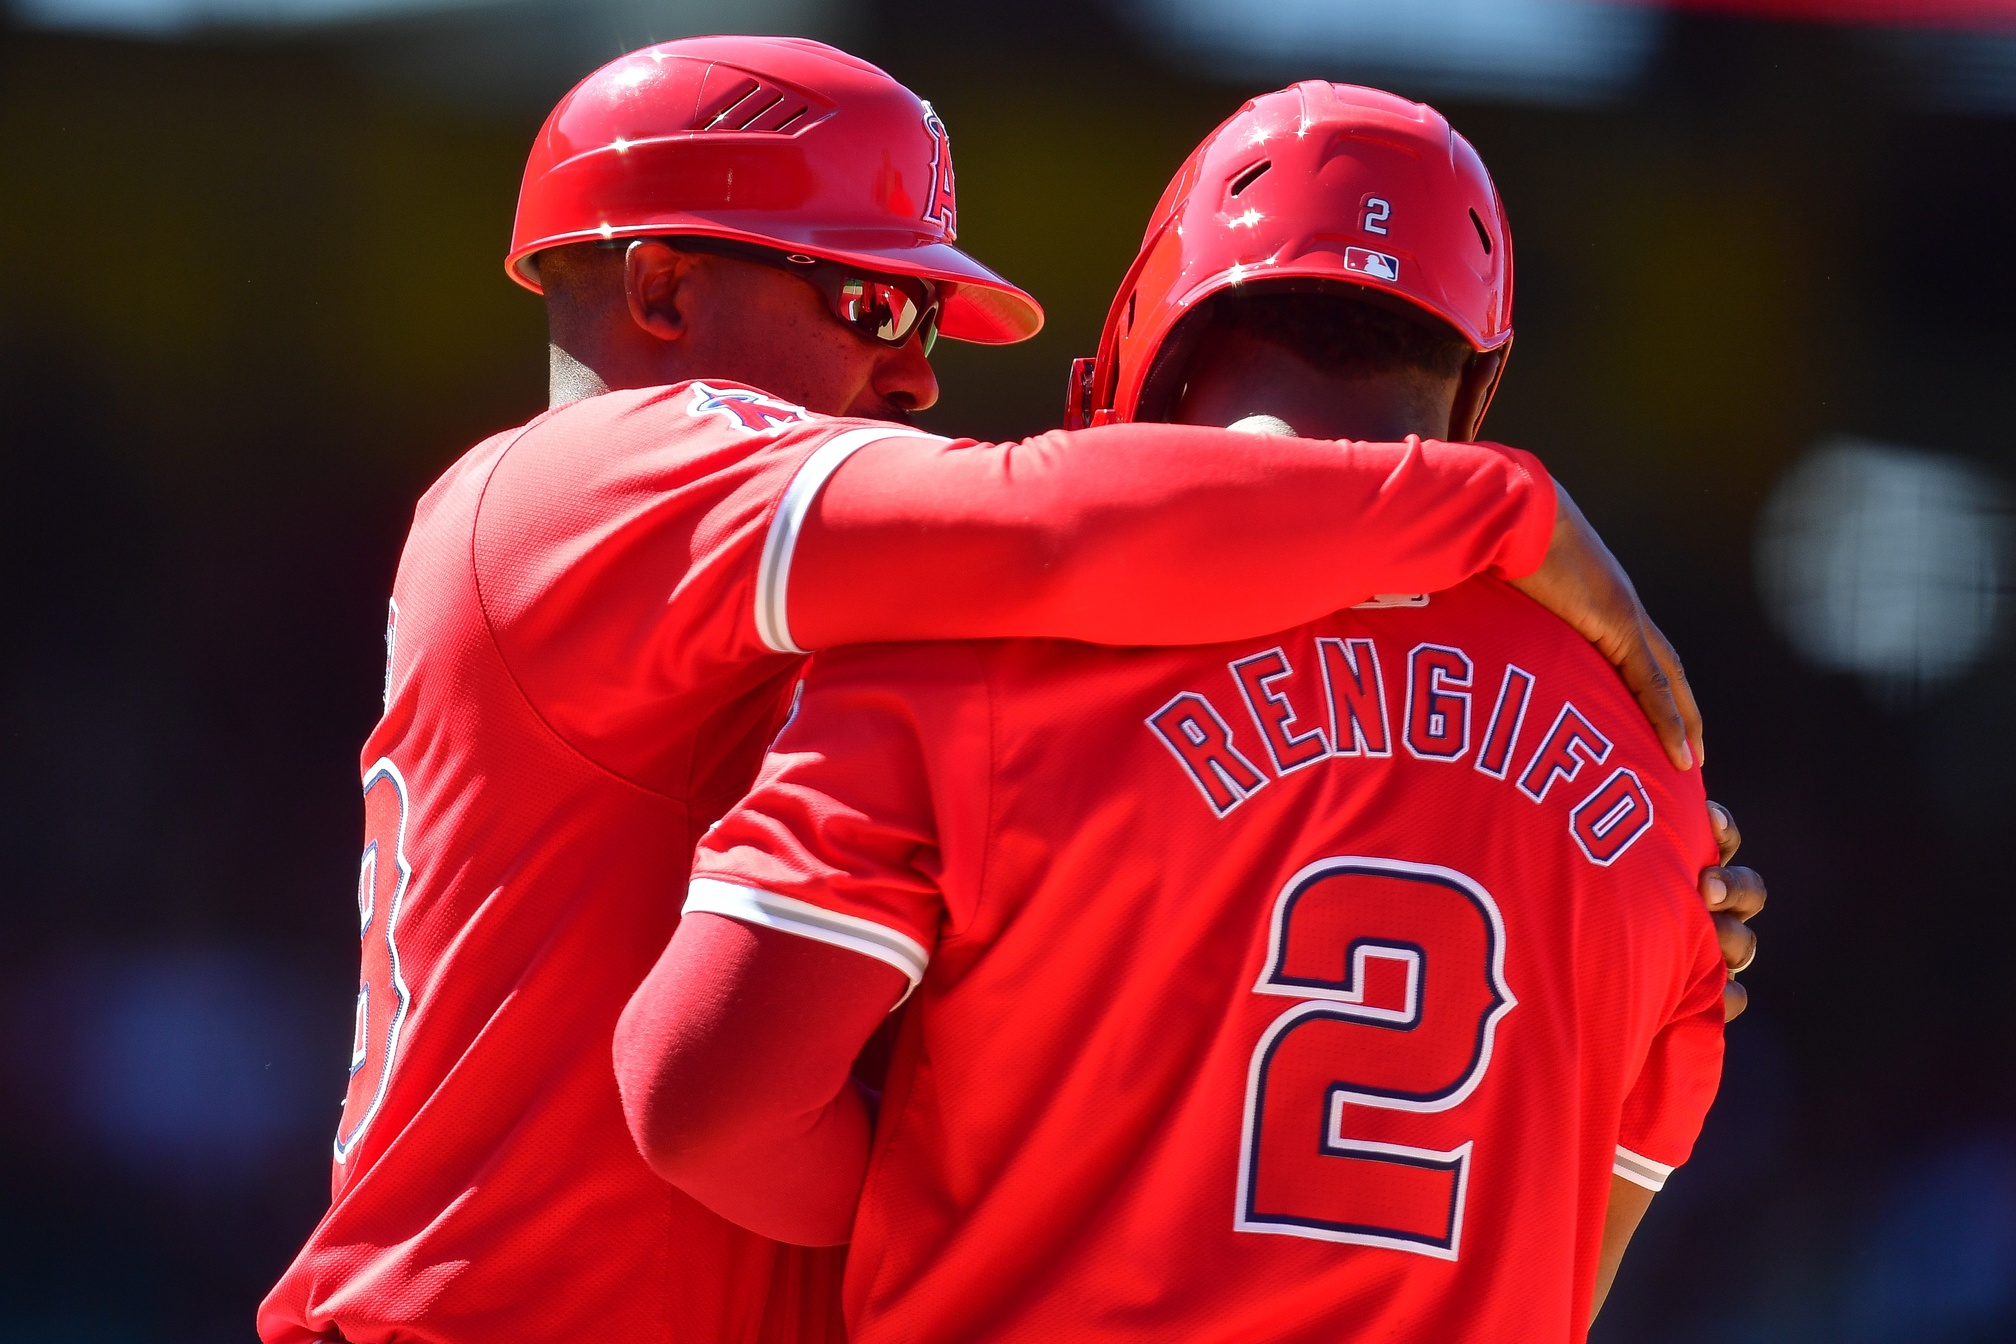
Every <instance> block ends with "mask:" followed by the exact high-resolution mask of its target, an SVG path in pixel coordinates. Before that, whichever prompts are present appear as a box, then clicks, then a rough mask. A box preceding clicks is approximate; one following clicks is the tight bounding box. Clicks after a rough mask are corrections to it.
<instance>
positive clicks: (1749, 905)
mask: <svg viewBox="0 0 2016 1344" xmlns="http://www.w3.org/2000/svg"><path fill="white" fill-rule="evenodd" d="M1764 896H1765V893H1764V877H1763V875H1762V874H1761V873H1759V872H1758V871H1757V870H1756V869H1755V868H1725V867H1723V866H1722V865H1720V864H1717V865H1716V866H1715V867H1713V868H1703V869H1702V870H1701V899H1702V901H1703V902H1705V903H1706V904H1707V906H1708V909H1709V910H1710V911H1711V912H1713V913H1715V914H1716V915H1729V916H1732V917H1733V918H1735V919H1736V920H1737V921H1738V922H1742V923H1747V922H1748V921H1749V920H1750V919H1751V918H1752V917H1753V916H1755V915H1756V913H1757V912H1758V911H1759V910H1762V909H1763V908H1764Z"/></svg>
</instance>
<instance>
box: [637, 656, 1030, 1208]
mask: <svg viewBox="0 0 2016 1344" xmlns="http://www.w3.org/2000/svg"><path fill="white" fill-rule="evenodd" d="M977 666H978V665H977V656H976V654H975V653H974V651H973V650H972V649H971V648H970V647H968V646H965V645H958V644H933V645H922V646H900V645H899V646H886V645H885V646H872V645H871V646H862V647H859V648H848V649H840V650H836V651H834V652H832V653H830V654H824V655H821V657H820V658H819V660H818V661H817V662H816V663H815V664H814V665H813V667H812V669H811V670H810V672H809V673H808V674H807V676H806V678H805V683H804V689H803V692H802V694H801V696H800V699H799V703H798V711H797V714H796V716H795V717H794V718H793V719H792V721H791V723H790V724H789V725H788V726H787V727H786V728H785V730H784V731H783V733H782V734H780V735H779V737H778V739H777V742H776V744H775V746H774V747H773V748H772V750H771V752H770V755H769V757H768V758H767V759H766V760H765V762H764V765H763V771H762V774H761V775H760V777H759V778H758V780H757V782H756V785H755V787H754V788H753V789H752V790H751V791H750V793H749V795H748V796H747V797H746V798H744V799H743V800H742V801H741V802H740V803H738V804H737V805H736V807H735V808H734V809H733V810H732V811H731V812H730V813H729V814H728V815H727V816H726V817H724V818H722V820H721V821H720V823H719V824H718V825H716V826H715V827H714V828H713V829H711V830H710V831H709V832H708V833H707V835H706V836H705V838H704V839H703V840H702V841H701V843H700V847H699V850H698V852H697V853H696V854H695V856H694V866H693V882H692V886H691V888H690V889H689V892H688V895H687V900H686V906H685V913H684V916H683V918H682V919H681V922H680V925H679V929H678V931H677V933H676V934H675V935H674V937H673V939H672V941H671V944H670V945H669V946H668V947H667V948H666V950H665V953H664V955H663V956H662V957H661V958H660V960H659V962H658V964H657V966H656V967H655V968H654V969H653V970H652V972H651V974H650V975H649V976H648V977H646V979H645V981H644V983H643V985H642V986H641V987H640V988H639V989H638V990H637V992H636V994H635V995H634V996H633V997H632V999H631V1001H630V1003H629V1006H628V1007H627V1008H626V1009H625V1010H624V1013H623V1018H622V1023H621V1025H620V1027H619V1029H618V1031H617V1035H616V1042H615V1052H616V1076H617V1079H618V1082H619V1084H620V1087H621V1091H622V1095H623V1110H624V1116H625V1118H626V1119H627V1120H628V1122H629V1125H630V1132H631V1134H632V1136H633V1137H634V1138H635V1139H636V1141H637V1146H638V1148H639V1150H640V1151H641V1152H642V1153H643V1154H644V1157H645V1159H646V1160H647V1161H648V1162H650V1163H651V1165H652V1168H653V1169H654V1170H656V1171H657V1172H658V1174H659V1175H660V1176H663V1177H664V1178H665V1179H666V1180H668V1181H671V1182H672V1183H673V1184H675V1185H677V1186H679V1187H680V1188H681V1189H683V1190H685V1191H686V1192H687V1193H688V1194H690V1195H692V1196H693V1197H694V1198H695V1199H697V1200H699V1201H700V1202H701V1203H703V1204H705V1205H706V1206H707V1207H709V1208H711V1209H713V1210H714V1211H715V1212H716V1213H719V1214H720V1215H721V1216H723V1217H724V1218H727V1219H729V1220H730V1221H732V1222H736V1223H740V1224H741V1225H743V1226H745V1227H748V1228H750V1229H751V1230H753V1231H756V1232H760V1233H762V1234H763V1235H765V1236H768V1237H773V1238H775V1239H777V1240H780V1241H790V1242H798V1243H803V1244H808V1245H823V1244H831V1243H833V1242H839V1241H844V1240H846V1239H847V1235H848V1230H849V1228H850V1226H851V1224H852V1215H853V1208H854V1204H855V1200H856V1197H857V1196H858V1194H859V1191H860V1188H861V1180H862V1174H863V1172H864V1170H865V1168H866V1163H867V1159H868V1136H869V1123H868V1112H867V1109H866V1106H865V1105H864V1102H863V1099H862V1096H861V1094H860V1092H859V1091H858V1089H857V1087H856V1085H855V1084H854V1083H853V1082H852V1080H851V1079H850V1077H849V1068H850V1066H851V1065H852V1063H853V1061H854V1059H855V1058H856V1056H857V1055H859V1053H860V1051H861V1047H862V1045H863V1044H864V1043H865V1042H866V1041H867V1040H868V1038H869V1036H870V1035H871V1034H872V1033H873V1032H874V1031H875V1029H876V1028H877V1027H878V1026H879V1025H880V1023H881V1021H882V1019H883V1017H884V1016H885V1015H886V1014H887V1013H888V1011H889V1010H890V1009H891V1008H892V1007H894V1006H895V1005H896V1004H897V1003H898V1002H899V1001H901V999H902V998H904V997H905V996H906V995H908V994H909V992H910V991H911V989H912V988H913V987H914V986H915V985H917V984H918V983H919V982H920V981H921V980H922V978H923V975H924V972H925V969H926V967H927V966H928V964H929V962H930V958H931V953H932V949H933V948H934V947H935V946H936V943H937V940H938V936H939V929H940V927H941V925H946V926H947V927H951V928H955V929H956V927H957V912H948V910H947V908H946V900H945V897H944V895H943V891H944V890H945V888H946V886H947V880H946V879H947V878H948V875H949V877H950V878H951V879H952V880H953V882H955V883H956V884H957V885H958V886H959V887H960V889H965V888H966V887H968V886H970V885H972V883H971V882H970V881H968V880H967V874H968V872H969V870H971V869H972V868H973V867H974V865H976V864H977V862H978V840H977V837H978V836H980V835H982V834H984V832H985V808H986V806H987V799H988V796H989V794H988V789H987V787H986V784H987V772H988V769H989V765H988V752H989V741H990V739H989V731H988V728H989V715H988V712H987V701H986V692H985V682H984V679H983V678H982V677H980V676H979V675H978V672H977Z"/></svg>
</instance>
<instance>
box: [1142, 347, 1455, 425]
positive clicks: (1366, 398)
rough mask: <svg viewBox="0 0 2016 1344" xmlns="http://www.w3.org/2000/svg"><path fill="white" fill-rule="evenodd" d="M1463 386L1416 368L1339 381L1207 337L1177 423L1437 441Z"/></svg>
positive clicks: (1263, 350) (1282, 353) (1296, 360)
mask: <svg viewBox="0 0 2016 1344" xmlns="http://www.w3.org/2000/svg"><path fill="white" fill-rule="evenodd" d="M1460 382H1461V380H1460V379H1459V378H1453V377H1452V378H1447V379H1442V378H1436V377H1433V376H1432V375H1428V374H1423V373H1416V372H1411V371H1410V372H1404V373H1393V374H1375V375H1371V376H1362V375H1361V376H1357V377H1342V376H1339V375H1338V374H1336V373H1335V372H1332V371H1329V370H1325V369H1319V368H1317V367H1315V366H1314V365H1312V364H1309V363H1306V362H1305V361H1304V360H1303V359H1302V358H1301V357H1300V356H1298V355H1296V354H1294V353H1293V352H1292V351H1290V350H1288V349H1286V348H1285V347H1283V346H1279V345H1275V344H1273V343H1271V342H1266V341H1256V340H1253V339H1251V338H1249V337H1246V336H1242V335H1232V336H1229V337H1220V338H1213V337H1209V336H1207V337H1206V338H1205V340H1204V341H1203V342H1202V343H1201V344H1200V345H1199V347H1198V349H1197V351H1196V353H1195V354H1194V355H1192V356H1191V361H1190V369H1189V379H1188V382H1187V384H1186V386H1185V387H1184V389H1183V395H1182V397H1181V398H1180V399H1179V400H1178V402H1177V406H1176V413H1175V415H1174V416H1173V417H1172V419H1174V420H1175V421H1176V423H1178V424H1184V425H1217V426H1220V427H1224V426H1229V425H1234V424H1238V423H1239V422H1240V421H1242V420H1247V419H1250V418H1252V417H1254V416H1269V417H1272V418H1274V419H1275V420H1279V421H1283V422H1285V423H1286V424H1287V425H1288V426H1289V428H1291V429H1293V430H1294V432H1295V433H1297V434H1299V435H1301V436H1302V437H1303V438H1309V439H1369V440H1376V441H1380V442H1394V441H1397V440H1400V439H1404V438H1406V437H1407V436H1408V435H1409V434H1419V435H1420V436H1421V437H1422V438H1424V439H1429V438H1433V439H1439V438H1446V437H1448V434H1449V422H1450V412H1451V410H1452V409H1453V407H1454V404H1455V401H1456V396H1457V392H1458V389H1459V384H1460Z"/></svg>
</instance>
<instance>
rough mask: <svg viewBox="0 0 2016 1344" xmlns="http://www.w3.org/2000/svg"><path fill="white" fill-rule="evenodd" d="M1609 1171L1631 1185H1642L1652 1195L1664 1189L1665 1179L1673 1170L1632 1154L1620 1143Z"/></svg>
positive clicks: (1661, 1163) (1662, 1164)
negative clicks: (1615, 1158)
mask: <svg viewBox="0 0 2016 1344" xmlns="http://www.w3.org/2000/svg"><path fill="white" fill-rule="evenodd" d="M1610 1170H1611V1171H1612V1172H1614V1173H1615V1174H1616V1175H1619V1176H1622V1177H1623V1178H1624V1179H1625V1180H1627V1181H1629V1182H1631V1184H1633V1185H1642V1186H1644V1187H1645V1188H1646V1189H1647V1190H1650V1191H1652V1192H1653V1193H1654V1194H1657V1193H1658V1192H1659V1191H1661V1190H1663V1189H1665V1188H1666V1178H1667V1177H1668V1176H1671V1175H1672V1174H1673V1168H1671V1167H1669V1166H1667V1165H1666V1164H1665V1163H1664V1162H1654V1161H1653V1160H1652V1159H1651V1158H1649V1157H1645V1156H1643V1155H1641V1154H1639V1153H1634V1152H1632V1151H1631V1150H1630V1149H1629V1148H1626V1147H1625V1146H1624V1145H1623V1144H1621V1143H1620V1144H1618V1145H1617V1161H1616V1163H1615V1164H1614V1165H1612V1166H1611V1168H1610Z"/></svg>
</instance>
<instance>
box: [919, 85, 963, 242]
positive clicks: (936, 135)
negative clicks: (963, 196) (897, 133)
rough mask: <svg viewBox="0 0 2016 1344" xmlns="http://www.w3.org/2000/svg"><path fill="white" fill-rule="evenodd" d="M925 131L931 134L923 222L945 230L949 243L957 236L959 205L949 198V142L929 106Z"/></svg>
mask: <svg viewBox="0 0 2016 1344" xmlns="http://www.w3.org/2000/svg"><path fill="white" fill-rule="evenodd" d="M920 101H922V100H920ZM924 129H925V130H927V131H929V132H931V190H930V191H929V192H928V193H926V195H925V197H924V218H926V219H928V220H930V221H931V222H932V223H934V224H936V225H938V226H939V227H940V228H942V229H944V230H945V241H946V242H948V243H949V242H951V241H952V240H953V239H954V238H957V237H958V236H959V205H958V202H957V201H956V200H954V199H953V195H952V140H951V137H949V136H947V135H946V134H945V123H944V122H943V121H941V120H939V118H938V113H937V112H936V110H934V109H933V108H932V106H931V104H930V103H928V102H926V103H924Z"/></svg>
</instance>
